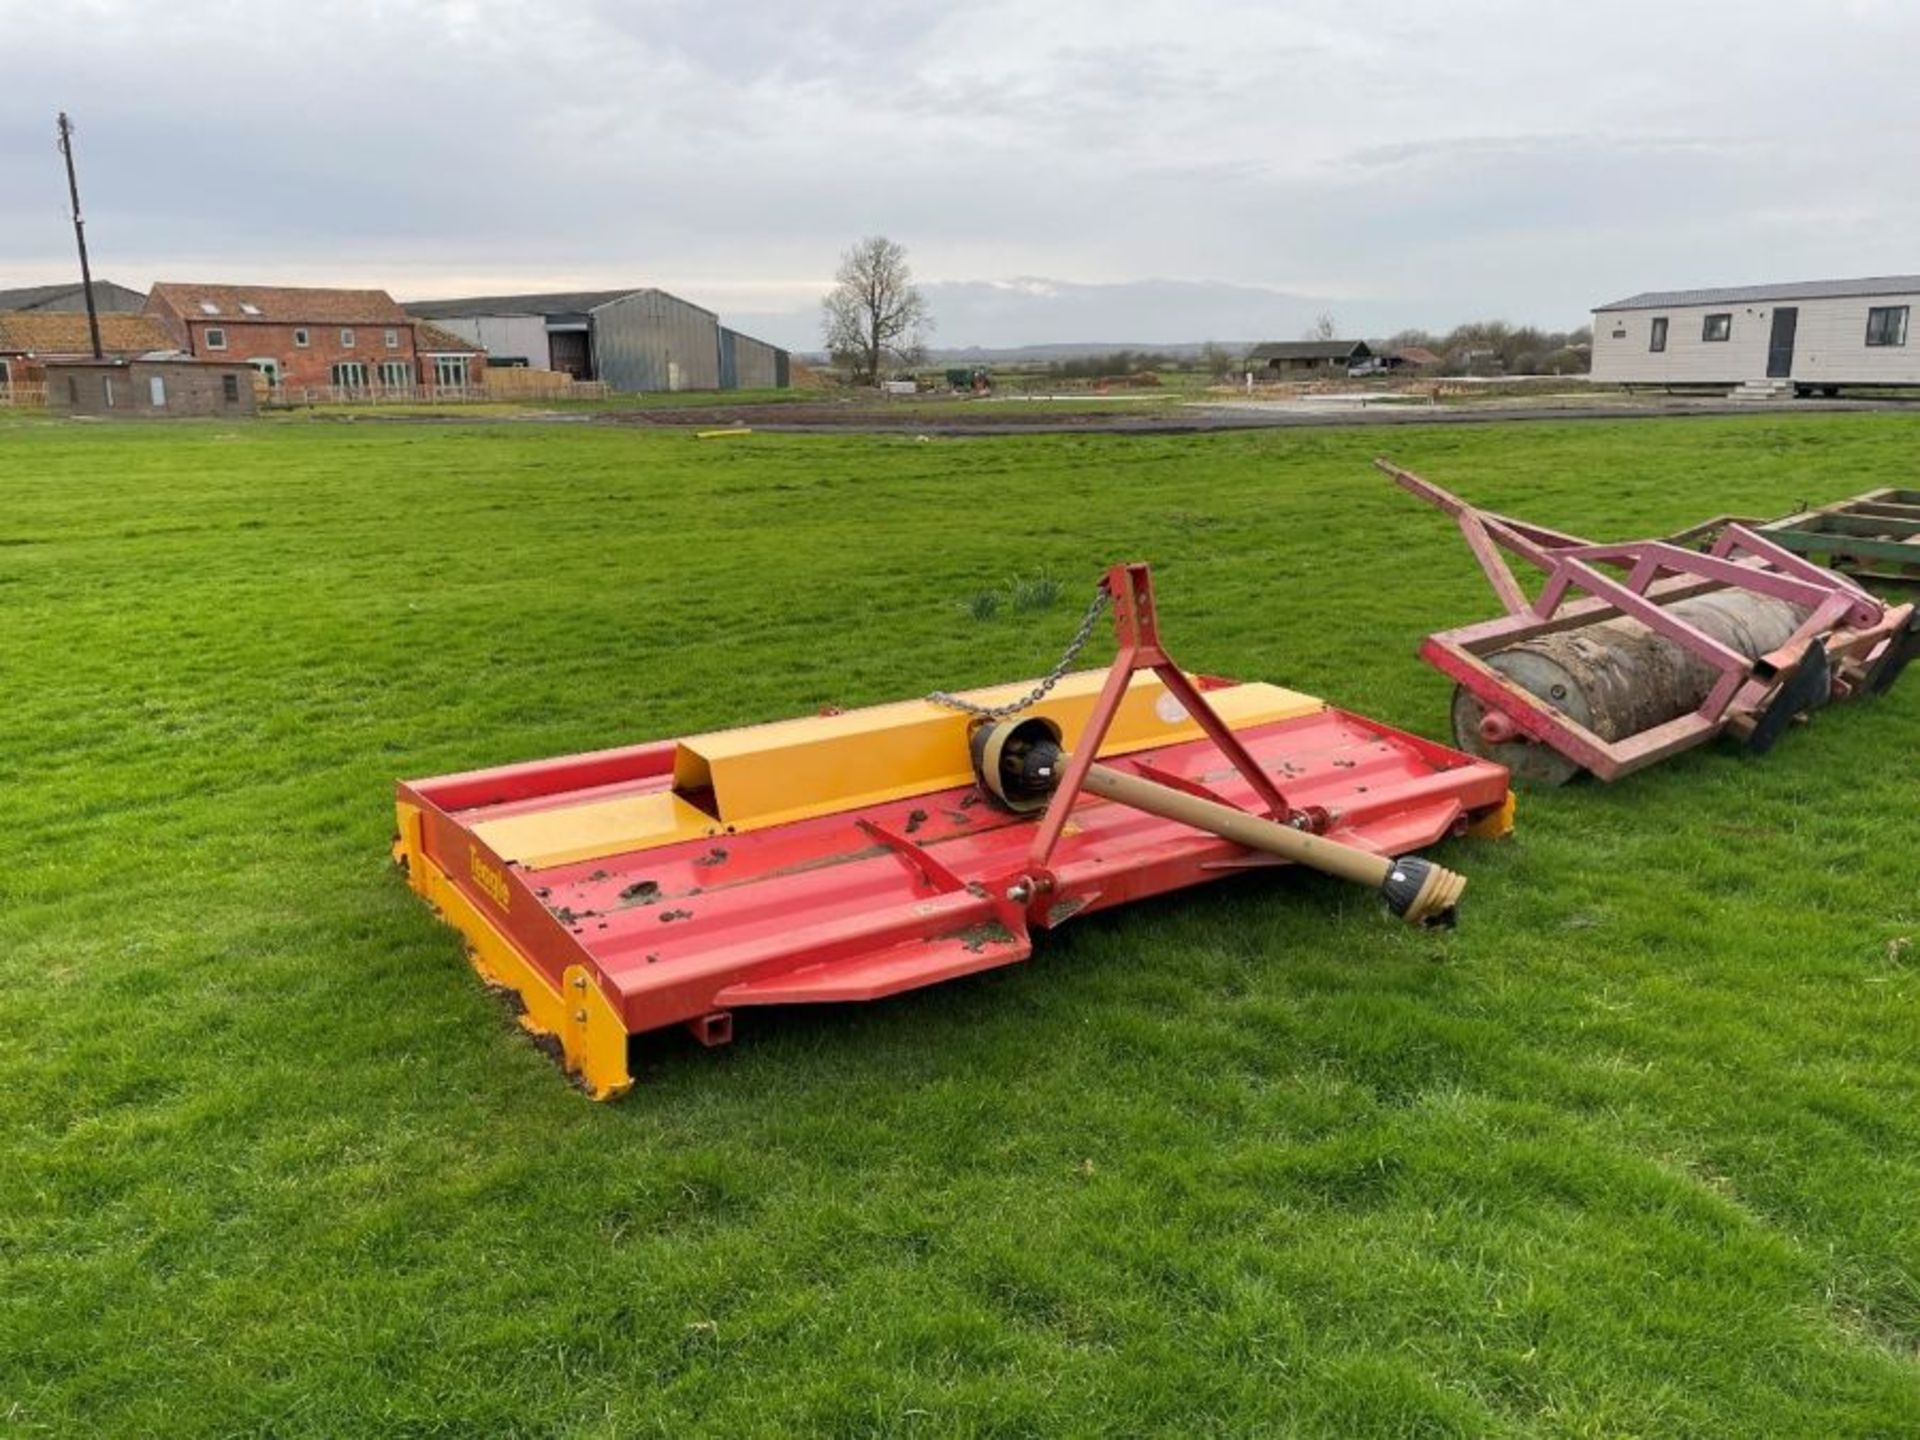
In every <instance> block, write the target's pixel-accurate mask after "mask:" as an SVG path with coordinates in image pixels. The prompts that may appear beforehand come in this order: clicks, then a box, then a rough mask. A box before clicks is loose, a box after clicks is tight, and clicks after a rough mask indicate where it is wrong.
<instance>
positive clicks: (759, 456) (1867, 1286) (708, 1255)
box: [0, 415, 1920, 1437]
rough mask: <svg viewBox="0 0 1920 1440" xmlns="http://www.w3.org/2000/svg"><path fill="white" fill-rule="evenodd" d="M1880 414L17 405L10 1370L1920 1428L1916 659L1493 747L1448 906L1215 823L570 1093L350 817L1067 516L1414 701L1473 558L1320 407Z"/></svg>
mask: <svg viewBox="0 0 1920 1440" xmlns="http://www.w3.org/2000/svg"><path fill="white" fill-rule="evenodd" d="M1916 438H1920V430H1916V428H1915V424H1914V422H1913V421H1912V420H1910V419H1908V418H1906V417H1901V416H1864V415H1848V416H1836V417H1821V418H1802V419H1776V418H1768V417H1755V418H1751V419H1746V418H1742V419H1738V420H1712V421H1708V420H1684V421H1638V422H1631V423H1584V424H1578V425H1565V426H1561V425H1550V424H1530V425H1527V426H1518V427H1513V428H1501V427H1472V428H1457V429H1438V428H1436V429H1395V430H1393V431H1391V432H1378V431H1331V430H1313V431H1294V432H1267V433H1257V434H1253V433H1243V434H1234V435H1220V436H1211V437H1199V438H1195V437H1179V438H1175V437H1141V438H1131V437H1076V436H1066V437H1053V438H1040V437H1019V438H1010V439H1005V440H991V441H964V442H932V443H915V442H914V441H913V440H911V439H905V438H902V439H888V438H848V437H835V438H824V437H812V436H805V437H776V436H764V435H762V436H754V437H751V438H743V439H740V440H737V441H733V442H730V443H729V444H727V445H724V446H722V445H712V444H702V443H700V442H699V441H697V440H695V439H693V438H692V437H691V436H687V435H681V434H672V433H664V434H663V433H659V432H650V431H640V432H635V431H627V430H621V429H599V428H593V429H588V428H584V427H577V426H573V427H569V426H558V427H528V426H492V427H471V428H455V427H441V426H423V427H417V428H416V427H407V426H396V425H384V426H367V427H351V426H306V425H289V424H275V423H267V422H263V423H259V424H254V425H248V426H222V425H174V426H160V425H156V426H153V427H151V428H134V427H109V426H100V425H95V426H79V425H73V424H56V423H19V424H11V425H9V426H8V427H7V428H6V430H5V432H4V433H0V616H3V617H4V618H3V619H0V667H3V668H0V674H4V675H5V677H6V701H5V704H4V706H3V707H0V794H4V795H5V796H6V801H7V803H6V811H5V823H4V825H3V826H0V1431H5V1432H6V1433H10V1434H22V1435H37V1434H57V1435H71V1434H153V1435H167V1436H197V1435H209V1436H211V1435H234V1434H272V1435H376V1434H377V1435H420V1436H424V1435H508V1434H526V1435H561V1434H569V1435H571V1434H578V1435H592V1436H615V1435H635V1434H661V1435H668V1434H671V1435H684V1434H694V1433H700V1434H726V1435H800V1434H883V1435H920V1434H929V1435H932V1434H939V1435H947V1434H992V1435H1053V1434H1111V1433H1129V1434H1147V1433H1158V1434H1178V1435H1194V1434H1231V1435H1246V1434H1296V1433H1297V1434H1313V1435H1328V1436H1343V1437H1344V1436H1358V1435H1383V1436H1386V1435H1392V1436H1400V1435H1422V1436H1454V1435H1459V1436H1467V1435H1487V1434H1491V1435H1531V1434H1541V1435H1578V1436H1608V1437H1613V1436H1628V1435H1641V1436H1660V1437H1666V1436H1731V1435H1741V1436H1754V1435H1781V1436H1815V1435H1818V1436H1837V1435H1858V1436H1867V1435H1877V1436H1894V1435H1908V1434H1913V1433H1916V1431H1920V1376H1917V1375H1916V1346H1917V1345H1920V1280H1917V1279H1916V1268H1915V1267H1916V1262H1920V1205H1916V1203H1915V1199H1914V1197H1915V1195H1916V1194H1917V1193H1920V1159H1916V1156H1917V1155H1920V1108H1917V1107H1916V1100H1920V1093H1917V1091H1920V1085H1917V1082H1920V1057H1916V1053H1915V1052H1916V1043H1915V1042H1916V1039H1920V1024H1916V1018H1917V1017H1916V1000H1917V998H1920V993H1917V992H1920V983H1917V982H1920V976H1917V975H1916V970H1917V969H1920V884H1917V883H1916V873H1917V871H1916V864H1915V857H1916V855H1917V854H1920V778H1916V777H1920V768H1917V767H1916V760H1915V756H1916V754H1920V683H1916V682H1915V680H1914V679H1913V678H1912V677H1909V680H1908V682H1907V684H1906V687H1905V689H1904V690H1903V691H1902V692H1900V693H1896V694H1895V695H1893V696H1891V697H1888V698H1887V699H1886V700H1884V701H1882V702H1878V703H1872V704H1862V705H1857V706H1853V707H1847V708H1842V709H1836V710H1833V711H1830V712H1828V713H1826V714H1824V715H1823V716H1822V717H1821V718H1820V719H1819V720H1818V722H1817V723H1816V724H1815V725H1814V726H1812V727H1811V728H1810V729H1808V730H1807V731H1806V732H1804V733H1796V734H1795V735H1793V736H1791V737H1789V738H1788V740H1787V741H1786V742H1785V743H1783V745H1782V746H1781V747H1780V749H1779V750H1777V751H1776V752H1775V753H1774V754H1773V755H1772V756H1770V757H1769V758H1768V759H1767V760H1766V761H1764V762H1749V761H1746V760H1743V759H1741V758H1740V757H1739V756H1737V755H1735V754H1732V753H1728V752H1724V751H1715V752H1711V753H1708V752H1696V753H1694V754H1692V755H1689V756H1686V757H1683V758H1682V759H1680V760H1679V761H1677V762H1675V763H1673V764H1670V765H1668V766H1665V767H1663V768H1661V769H1659V770H1657V771H1654V772H1650V773H1648V774H1645V775H1643V776H1639V777H1635V778H1633V779H1631V780H1629V781H1627V782H1623V783H1622V784H1620V785H1618V786H1615V787H1612V788H1601V787H1598V786H1582V787H1575V788H1570V789H1567V790H1564V791H1559V792H1554V793H1548V794H1537V795H1531V796H1528V797H1526V798H1525V799H1524V801H1523V804H1522V808H1521V813H1520V823H1519V830H1518V832H1517V834H1516V835H1515V836H1514V838H1513V839H1512V840H1511V841H1509V842H1503V843H1500V844H1476V843H1461V844H1456V845H1450V846H1448V847H1445V849H1444V851H1443V852H1442V854H1443V858H1444V859H1445V861H1446V863H1448V864H1451V865H1454V866H1457V867H1459V868H1461V869H1463V870H1465V871H1466V872H1467V873H1468V874H1469V875H1470V876H1471V877H1472V887H1471V889H1470V891H1469V893H1468V897H1467V909H1466V912H1465V916H1464V925H1463V928H1462V929H1461V930H1460V931H1459V932H1457V933H1456V934H1453V935H1429V934H1424V933H1415V932H1412V931H1409V930H1406V929H1404V928H1401V927H1396V926H1394V925H1393V924H1391V923H1389V922H1388V921H1387V920H1386V919H1385V918H1384V917H1383V916H1382V915H1381V914H1380V913H1378V907H1377V906H1376V905H1375V903H1374V902H1373V901H1372V900H1371V899H1370V898H1368V897H1366V896H1363V895H1360V894H1358V893H1355V892H1353V891H1350V890H1346V889H1343V888H1341V887H1340V886H1339V885H1337V884H1336V883H1334V882H1331V881H1324V880H1320V879H1317V878H1315V877H1311V876H1301V875H1279V876H1268V877H1262V878H1258V879H1246V880H1241V881H1236V882H1232V883H1229V884H1223V885H1221V886H1218V887H1214V888H1211V889H1209V890H1206V891H1200V892H1188V893H1187V894H1185V895H1182V896H1180V897H1177V898H1173V899H1170V900H1167V901H1164V902H1156V903H1152V904H1147V905H1143V906H1139V907H1136V908H1134V909H1132V910H1130V911H1128V912H1126V913H1123V914H1119V915H1114V916H1109V917H1104V918H1101V919H1097V920H1089V921H1085V922H1082V923H1079V924H1077V925H1074V926H1069V927H1067V928H1066V929H1064V930H1063V931H1061V932H1060V933H1058V934H1056V935H1053V936H1048V937H1042V944H1041V945H1040V947H1039V953H1038V954H1037V955H1036V957H1035V958H1034V960H1033V961H1032V962H1031V963H1029V964H1027V965H1025V966H1021V967H1016V968H1015V969H1013V970H1010V971H1005V972H1001V973H998V974H993V975H989V976H986V977H982V978H977V979H974V980H970V981H967V982H963V983H959V984H954V985H949V986H946V987H942V988H939V989H936V990H932V991H928V992H925V993H922V994H918V995H913V996H908V997H905V998H901V999H898V1000H895V1001H892V1002H889V1003H885V1004H881V1005H875V1006H870V1007H848V1008H844V1009H828V1010H798V1011H790V1012H770V1013H755V1014H752V1015H747V1016H743V1017H742V1018H741V1022H740V1025H739V1039H738V1041H737V1043H736V1044H735V1045H734V1046H733V1047H732V1048H731V1049H730V1050H727V1051H720V1052H706V1051H702V1050H700V1049H698V1048H697V1047H696V1046H694V1045H693V1044H692V1043H691V1041H689V1040H685V1039H680V1038H673V1037H667V1038H664V1039H662V1040H661V1041H659V1042H658V1043H653V1044H649V1045H647V1046H645V1047H644V1049H643V1051H642V1053H641V1054H640V1056H639V1064H640V1072H639V1073H640V1083H639V1085H638V1087H637V1088H636V1090H635V1092H634V1093H633V1094H632V1095H631V1096H630V1097H629V1098H628V1099H627V1100H625V1101H623V1102H622V1103H620V1104H617V1105H614V1106H594V1105H591V1104H589V1103H588V1102H586V1101H585V1100H583V1099H582V1098H581V1097H580V1096H579V1095H578V1094H576V1093H575V1092H574V1091H572V1090H570V1089H569V1088H568V1087H567V1086H566V1085H565V1084H563V1083H562V1080H561V1078H560V1076H559V1074H558V1073H557V1072H556V1071H555V1070H554V1068H553V1067H552V1066H551V1065H550V1064H549V1062H548V1061H547V1060H546V1058H545V1057H544V1056H542V1055H541V1054H540V1053H539V1052H538V1051H536V1049H535V1048H534V1047H533V1046H532V1045H531V1044H530V1043H528V1042H527V1041H526V1040H525V1039H524V1038H523V1037H522V1036H521V1035H520V1034H519V1033H518V1032H517V1031H516V1029H515V1028H514V1026H513V1024H512V1023H511V1021H510V1019H509V1018H508V1016H507V1014H506V1012H505V1011H504V1009H503V1008H502V1007H501V1006H500V1005H499V1004H498V1003H497V1002H496V1001H495V1000H493V999H491V998H489V997H488V996H487V995H486V994H484V993H483V992H482V990H481V989H480V987H479V985H478V984H477V982H476V981H475V980H474V978H473V976H472V974H471V972H470V971H469V970H468V969H467V967H466V965H465V963H464V961H463V959H462V958H461V946H460V942H459V940H458V938H457V937H456V936H455V935H454V934H453V933H452V932H451V931H449V930H447V929H444V928H442V927H441V926H440V925H438V924H437V923H436V922H435V921H434V920H433V919H432V918H431V917H430V916H429V915H428V914H427V913H425V911H424V910H423V908H422V907H421V906H420V905H419V904H418V903H417V902H416V901H415V899H414V897H413V896H412V895H411V894H410V893H409V892H408V891H407V890H406V888H405V887H404V885H403V884H402V883H401V882H400V880H399V879H398V878H397V877H396V876H395V875H394V874H392V873H391V872H390V871H389V869H388V865H387V861H386V845H387V840H388V836H389V833H390V829H391V815H390V809H389V803H390V786H391V782H392V781H393V779H394V778H395V777H398V776H417V775H430V774H435V773H440V772H444V771H447V770H452V769H460V768H468V767H474V766H481V765H488V764H494V763H499V762H505V761H511V760H516V759H523V758H530V757H536V756H542V755H549V754H555V753H562V752H566V751H570V750H577V749H584V748H589V747H596V746H604V745H611V744H615V743H620V742H624V741H629V740H637V739H641V738H647V737H655V736H664V735H672V734H675V733H680V732H685V731H689V730H694V729H700V728H707V727H713V726H719V725H728V724H733V723H736V722H743V721H751V720H758V719H764V718H769V717H775V716H780V715H784V714H789V713H793V712H798V711H805V710H809V709H813V708H817V707H818V706H820V705H822V704H824V703H827V702H836V703H840V704H847V705H850V704H857V703H861V702H867V701H875V700H881V699H886V698H892V697H897V696H901V695H910V694H916V693H920V692H923V691H926V690H928V689H931V688H934V687H936V686H948V687H957V686H962V685H968V684H976V683H982V682H987V681H995V680H1004V679H1010V678H1015V677H1018V676H1022V675H1028V674H1033V673H1036V672H1038V671H1040V670H1042V669H1044V668H1045V667H1046V666H1047V665H1048V664H1049V663H1050V662H1051V661H1052V659H1053V658H1054V656H1055V654H1056V653H1057V650H1058V647H1059V645H1060V644H1061V642H1062V640H1063V638H1064V630H1065V629H1066V628H1068V627H1069V626H1070V623H1071V619H1072V617H1073V616H1074V615H1077V613H1078V611H1079V602H1080V597H1081V596H1082V595H1083V594H1084V593H1085V587H1086V586H1088V585H1090V584H1091V583H1092V581H1093V579H1094V577H1095V575H1096V574H1097V573H1098V571H1099V569H1100V567H1101V565H1102V564H1103V563H1105V562H1106V561H1109V560H1113V559H1131V558H1136V557H1145V558H1150V559H1152V560H1153V561H1154V563H1155V566H1156V575H1157V577H1158V579H1159V585H1160V598H1161V609H1162V617H1163V624H1164V626H1165V628H1166V631H1167V633H1168V636H1169V640H1170V643H1171V644H1172V645H1173V646H1174V647H1175V650H1176V653H1177V654H1178V655H1179V656H1180V657H1181V658H1182V659H1183V660H1184V661H1185V662H1186V663H1187V664H1189V665H1191V666H1194V667H1199V668H1206V669H1210V670H1215V671H1222V672H1228V673H1237V674H1241V675H1246V676H1258V677H1263V678H1270V679H1274V680H1278V681H1282V682H1285V683H1289V684H1292V685H1295V686H1298V687H1300V688H1302V689H1307V690H1312V691H1316V692H1318V693H1322V694H1325V695H1328V696H1329V697H1331V698H1334V699H1336V700H1338V701H1340V702H1342V703H1345V704H1347V705H1349V706H1351V707H1353V708H1356V709H1361V710H1364V711H1367V712H1369V713H1372V714H1375V715H1378V716H1381V717H1382V718H1384V719H1387V720H1389V721H1393V722H1395V723H1398V724H1401V725H1404V726H1407V727H1410V728H1414V729H1418V730H1422V731H1425V732H1426V733H1429V734H1441V733H1443V731H1444V726H1445V723H1446V712H1447V693H1446V688H1445V687H1444V685H1443V684H1442V683H1441V682H1440V681H1439V679H1438V678H1437V677H1436V676H1435V675H1433V674H1432V673H1430V672H1428V671H1427V670H1425V669H1424V668H1423V667H1422V666H1420V665H1419V664H1418V663H1417V662H1416V661H1415V660H1414V659H1413V658H1412V651H1413V648H1414V646H1415V644H1416V642H1417V640H1418V638H1419V637H1420V635H1421V634H1422V633H1424V631H1426V630H1427V629H1430V628H1433V627H1435V626H1439V625H1443V624H1453V623H1459V622H1463V621H1465V620H1467V619H1469V618H1473V617H1477V616H1480V615H1483V614H1485V613H1486V612H1487V611H1488V608H1489V601H1488V598H1487V596H1486V595H1485V594H1484V592H1483V590H1482V586H1481V582H1480V580H1479V578H1478V576H1477V574H1476V572H1475V571H1474V569H1473V566H1472V564H1471V562H1470V561H1469V559H1468V558H1467V555H1466V553H1465V551H1464V549H1463V548H1462V547H1461V546H1460V544H1459V543H1458V541H1457V539H1456V537H1455V536H1454V534H1453V532H1452V529H1451V526H1450V525H1448V524H1447V523H1446V522H1445V521H1444V520H1442V519H1441V518H1439V517H1438V516H1436V515H1434V514H1432V513H1430V512H1427V511H1425V510H1423V509H1422V508H1421V507H1419V506H1417V505H1416V504H1414V503H1413V502H1412V501H1410V500H1408V499H1406V498H1405V497H1404V496H1401V495H1400V494H1399V493H1398V492H1397V491H1395V490H1393V489H1392V488H1391V487H1390V486H1389V485H1388V484H1387V483H1386V482H1385V481H1384V480H1382V479H1381V478H1380V477H1379V476H1378V475H1376V474H1375V473H1374V472H1373V471H1372V470H1371V469H1370V468H1369V467H1368V465H1367V460H1368V457H1369V456H1370V455H1371V454H1372V453H1373V452H1374V450H1375V449H1377V448H1383V447H1384V448H1390V449H1391V452H1392V453H1393V454H1394V455H1395V456H1396V457H1397V458H1398V459H1400V460H1401V461H1402V462H1403V463H1406V464H1409V465H1411V466H1413V467H1414V468H1416V469H1420V470H1423V471H1425V472H1426V473H1428V474H1430V475H1431V476H1432V477H1433V478H1435V479H1437V480H1439V481H1441V482H1442V483H1445V484H1448V485H1452V486H1455V487H1457V488H1459V489H1461V490H1463V491H1465V492H1466V493H1468V494H1469V495H1470V496H1472V497H1473V498H1475V499H1477V500H1480V501H1482V502H1485V503H1487V504H1489V505H1493V506H1496V507H1499V508H1503V509H1507V510H1510V511H1514V512H1518V513H1521V514H1525V515H1528V516H1531V517H1534V518H1537V519H1539V520H1540V521H1542V522H1544V523H1547V524H1551V525H1555V526H1559V527H1563V528H1566V529H1570V530H1575V531H1586V532H1593V533H1597V534H1610V535H1625V534H1633V533H1640V532H1647V531H1664V530H1669V529H1672V528H1675V527H1677V526H1679V525H1682V524H1685V523H1690V522H1692V521H1694V520H1697V519H1700V518H1702V517H1704V516H1706V515H1708V514H1712V513H1719V512H1724V511H1734V512H1748V513H1767V512H1779V511H1783V510H1786V509H1789V508H1793V507H1796V506H1798V505H1799V504H1800V503H1801V502H1802V501H1804V500H1809V499H1825V498H1831V497H1837V496H1840V495H1844V494H1848V493H1852V492H1854V491H1857V490H1861V489H1865V488H1867V487H1868V486H1870V485H1883V484H1907V483H1911V477H1912V457H1913V455H1914V451H1915V440H1916ZM1017 574H1025V575H1035V574H1045V575H1054V576H1060V577H1062V578H1063V579H1064V580H1065V581H1067V582H1068V583H1067V589H1066V592H1065V594H1064V595H1063V596H1062V600H1061V604H1060V605H1059V606H1058V607H1056V608H1055V609H1053V610H1051V611H1048V612H1043V613H1039V614H1021V613H1017V612H1015V611H1014V610H1013V609H1012V608H1011V607H1005V608H1003V609H1002V610H1001V611H1000V613H999V614H998V615H997V616H996V617H995V618H994V619H991V620H987V621H979V622H976V621H974V620H971V619H968V618H967V617H966V616H965V615H964V614H963V613H962V612H961V611H960V609H959V608H958V605H959V602H961V601H963V600H964V599H965V598H966V597H967V596H968V595H970V594H973V593H976V592H978V591H980V590H982V589H983V588H989V587H992V586H995V585H998V584H1000V583H1002V582H1003V581H1004V580H1005V578H1006V577H1007V576H1009V575H1017ZM1096 658H1097V657H1096Z"/></svg>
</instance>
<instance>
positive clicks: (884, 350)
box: [820, 235, 933, 384]
mask: <svg viewBox="0 0 1920 1440" xmlns="http://www.w3.org/2000/svg"><path fill="white" fill-rule="evenodd" d="M820 307H821V317H820V323H821V330H822V332H823V333H824V335H825V337H826V342H827V351H828V353H829V354H831V355H832V356H833V358H834V360H835V361H836V362H839V363H844V364H847V365H849V366H850V367H851V369H852V370H853V375H854V379H856V380H862V379H864V380H867V381H868V382H870V383H873V384H878V383H879V380H880V366H881V363H882V362H883V361H884V360H885V359H886V358H887V357H888V356H889V355H891V356H893V357H895V358H896V359H899V360H903V361H906V362H908V363H913V362H915V361H917V360H919V359H920V358H921V356H922V354H923V353H924V351H923V341H924V339H925V337H926V333H927V332H928V331H929V330H931V329H933V317H932V316H931V315H929V314H928V313H927V302H926V300H925V298H924V297H923V296H922V295H921V294H920V292H919V290H918V289H916V288H915V287H914V283H913V271H912V270H910V269H909V268H908V267H907V251H906V247H905V246H903V245H896V244H894V242H893V241H891V240H889V239H887V237H886V236H884V235H869V236H868V237H867V238H866V239H864V240H862V241H861V242H860V243H859V244H858V245H855V246H854V247H853V248H852V249H850V250H848V251H847V252H846V253H845V254H844V255H842V256H841V257H840V269H839V271H838V272H837V273H836V274H835V275H834V286H833V290H832V292H831V293H830V294H828V296H827V297H826V298H825V299H824V300H822V301H821V302H820Z"/></svg>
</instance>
